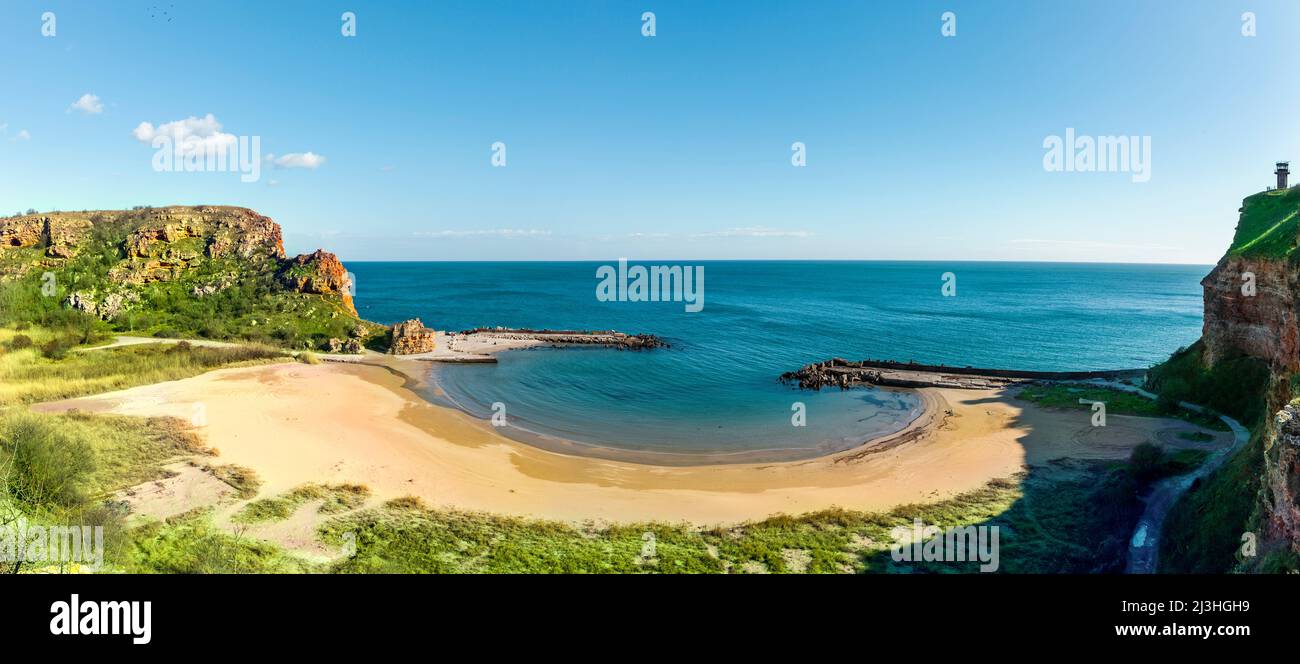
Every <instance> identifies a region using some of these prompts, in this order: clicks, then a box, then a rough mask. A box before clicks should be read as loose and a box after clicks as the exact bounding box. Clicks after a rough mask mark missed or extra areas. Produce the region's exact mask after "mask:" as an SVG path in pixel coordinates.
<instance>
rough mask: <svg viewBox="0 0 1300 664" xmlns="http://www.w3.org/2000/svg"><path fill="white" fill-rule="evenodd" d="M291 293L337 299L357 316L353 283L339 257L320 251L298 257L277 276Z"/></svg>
mask: <svg viewBox="0 0 1300 664" xmlns="http://www.w3.org/2000/svg"><path fill="white" fill-rule="evenodd" d="M277 276H278V278H279V279H280V281H281V283H283V284H284V285H285V287H286V288H288V289H290V290H295V291H298V292H300V293H312V294H315V295H335V296H338V297H340V298H341V299H342V300H343V306H344V307H345V308H346V309H347V310H348V312H349V313H351V314H352V315H353V316H356V315H357V310H356V307H355V306H354V305H353V303H352V294H351V290H352V282H351V278H350V277H349V276H348V272H347V270H345V269H344V268H343V263H341V262H339V258H338V256H335V255H334V254H331V253H329V252H328V251H324V250H321V249H317V250H316V251H315V252H314V253H310V254H302V255H300V256H295V257H294V258H293V260H291V261H289V262H288V263H287V264H286V265H285V266H284V267H283V268H281V270H280V273H279V274H278V275H277Z"/></svg>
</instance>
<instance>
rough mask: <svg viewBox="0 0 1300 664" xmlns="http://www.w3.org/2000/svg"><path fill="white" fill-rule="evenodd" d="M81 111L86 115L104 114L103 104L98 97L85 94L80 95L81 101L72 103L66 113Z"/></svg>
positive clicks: (88, 93)
mask: <svg viewBox="0 0 1300 664" xmlns="http://www.w3.org/2000/svg"><path fill="white" fill-rule="evenodd" d="M72 111H81V112H82V113H85V114H86V115H98V114H100V113H103V112H104V103H103V102H101V101H100V100H99V95H96V94H93V93H90V92H87V93H86V94H84V95H81V99H78V100H77V101H74V102H72V105H71V106H69V107H68V112H72Z"/></svg>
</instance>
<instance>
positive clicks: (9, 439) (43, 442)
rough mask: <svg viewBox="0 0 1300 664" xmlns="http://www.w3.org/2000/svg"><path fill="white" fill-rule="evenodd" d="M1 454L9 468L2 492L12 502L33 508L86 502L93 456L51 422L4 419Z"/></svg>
mask: <svg viewBox="0 0 1300 664" xmlns="http://www.w3.org/2000/svg"><path fill="white" fill-rule="evenodd" d="M0 451H2V452H3V454H4V456H5V457H6V459H5V460H4V461H5V462H6V464H5V465H7V466H8V467H9V468H8V475H7V477H5V478H4V482H5V489H6V490H7V492H8V493H9V495H11V496H13V497H14V498H16V499H18V500H20V501H22V502H24V503H27V504H29V505H32V506H36V507H56V506H57V507H72V506H75V505H78V504H80V503H82V502H83V501H84V500H85V499H86V495H85V487H86V485H87V480H88V478H89V477H90V474H91V473H92V472H93V471H94V468H95V464H94V456H93V452H92V450H91V448H90V445H89V444H87V443H86V441H84V440H82V439H80V438H78V437H76V436H73V435H69V433H68V432H67V431H65V430H63V429H61V428H60V427H59V426H58V424H57V422H56V421H54V420H53V419H47V418H44V417H42V416H39V415H36V414H32V413H25V414H21V415H17V416H14V417H11V418H8V419H6V420H5V421H4V422H3V425H2V428H0Z"/></svg>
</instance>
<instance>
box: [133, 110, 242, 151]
mask: <svg viewBox="0 0 1300 664" xmlns="http://www.w3.org/2000/svg"><path fill="white" fill-rule="evenodd" d="M131 134H132V135H133V136H135V139H136V140H137V141H140V142H141V143H149V144H152V143H153V142H154V140H155V139H169V140H171V141H172V144H173V145H175V146H176V150H177V151H178V152H179V153H180V154H182V155H190V154H198V155H204V156H206V155H209V154H219V153H221V152H222V151H227V150H230V149H231V148H233V147H234V146H235V145H236V144H237V143H238V142H239V139H238V138H236V137H235V135H234V134H227V133H225V132H223V131H221V123H220V122H218V121H217V119H216V118H215V117H213V115H212V114H211V113H208V114H207V115H206V116H204V117H202V118H196V117H194V116H190V117H188V118H185V119H184V120H174V121H172V122H167V123H164V124H161V125H159V126H157V127H154V126H153V124H151V123H148V122H141V123H140V124H139V125H138V126H136V128H135V129H134V130H132V132H131Z"/></svg>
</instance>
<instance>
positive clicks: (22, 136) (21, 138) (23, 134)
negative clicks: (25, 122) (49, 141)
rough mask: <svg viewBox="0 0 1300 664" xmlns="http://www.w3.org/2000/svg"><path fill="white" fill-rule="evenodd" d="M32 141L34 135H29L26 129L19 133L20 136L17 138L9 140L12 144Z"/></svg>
mask: <svg viewBox="0 0 1300 664" xmlns="http://www.w3.org/2000/svg"><path fill="white" fill-rule="evenodd" d="M30 140H32V135H31V134H29V133H27V130H26V129H24V130H22V131H20V132H18V134H17V135H16V136H14V137H13V138H11V139H9V141H10V142H11V143H12V142H13V141H30Z"/></svg>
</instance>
